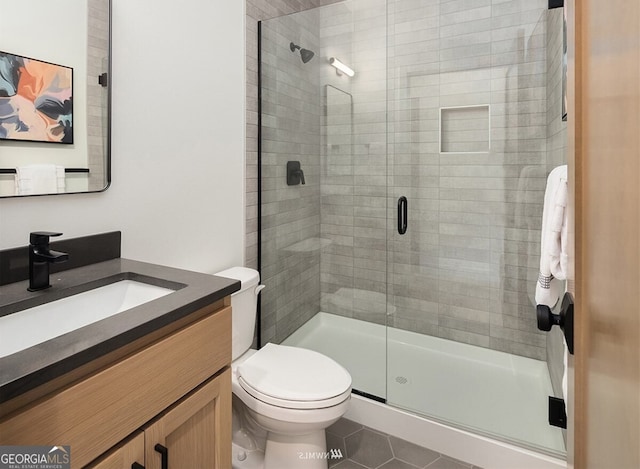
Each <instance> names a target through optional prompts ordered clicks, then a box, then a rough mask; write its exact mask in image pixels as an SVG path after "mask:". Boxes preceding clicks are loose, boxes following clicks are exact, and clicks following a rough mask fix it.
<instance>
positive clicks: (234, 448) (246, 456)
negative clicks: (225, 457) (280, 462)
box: [231, 443, 264, 469]
mask: <svg viewBox="0 0 640 469" xmlns="http://www.w3.org/2000/svg"><path fill="white" fill-rule="evenodd" d="M231 466H232V469H264V451H262V450H261V449H255V450H246V449H245V448H243V447H242V446H238V445H237V444H235V443H232V444H231Z"/></svg>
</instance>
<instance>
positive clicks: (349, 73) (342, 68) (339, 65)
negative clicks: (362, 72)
mask: <svg viewBox="0 0 640 469" xmlns="http://www.w3.org/2000/svg"><path fill="white" fill-rule="evenodd" d="M329 63H330V64H331V65H332V66H333V67H335V68H336V71H337V73H338V74H340V72H342V73H344V74H345V75H347V76H350V77H352V76H354V75H355V74H356V72H354V71H353V69H352V68H351V67H348V66H347V65H345V64H343V63H342V62H340V61H339V60H338V59H336V58H335V57H331V58H330V59H329Z"/></svg>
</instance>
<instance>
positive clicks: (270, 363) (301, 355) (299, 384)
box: [238, 344, 351, 402]
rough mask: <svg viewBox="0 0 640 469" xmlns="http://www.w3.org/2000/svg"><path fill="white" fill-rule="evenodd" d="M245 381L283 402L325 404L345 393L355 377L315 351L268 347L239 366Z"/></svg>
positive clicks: (257, 389)
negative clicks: (321, 402) (318, 402)
mask: <svg viewBox="0 0 640 469" xmlns="http://www.w3.org/2000/svg"><path fill="white" fill-rule="evenodd" d="M238 375H239V377H241V378H242V380H241V381H243V382H244V383H246V384H247V385H249V386H250V387H251V388H253V389H254V390H256V391H258V392H259V393H260V394H263V395H266V396H269V397H272V398H275V399H279V400H283V401H307V402H308V401H323V400H327V399H331V398H332V397H336V396H339V395H341V394H344V393H345V391H347V390H349V388H350V387H351V375H350V374H349V372H348V371H347V370H345V369H344V368H343V367H342V366H340V365H339V364H337V363H336V362H335V361H333V360H332V359H330V358H329V357H327V356H325V355H322V354H320V353H318V352H314V351H313V350H307V349H303V348H298V347H288V346H285V345H275V344H267V345H265V346H264V347H263V348H261V349H260V350H258V352H256V353H255V354H253V355H252V356H251V357H250V358H248V359H247V360H246V361H245V362H243V363H242V364H241V365H240V366H239V367H238Z"/></svg>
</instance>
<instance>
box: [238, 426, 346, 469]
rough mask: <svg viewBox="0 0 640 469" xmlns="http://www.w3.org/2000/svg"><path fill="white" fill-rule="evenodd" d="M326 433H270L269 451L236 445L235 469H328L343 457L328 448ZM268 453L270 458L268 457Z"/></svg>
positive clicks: (267, 449)
mask: <svg viewBox="0 0 640 469" xmlns="http://www.w3.org/2000/svg"><path fill="white" fill-rule="evenodd" d="M326 448H327V446H326V439H325V433H324V430H322V431H319V432H313V433H310V434H307V435H298V436H294V437H292V436H291V435H277V434H273V433H270V434H269V437H268V439H267V447H266V449H265V451H262V450H261V449H255V450H247V449H245V448H243V447H242V446H239V445H237V444H235V443H233V444H232V466H233V469H327V468H328V466H329V460H330V459H337V458H339V459H341V458H342V454H334V452H335V450H334V451H333V452H332V451H331V450H327V449H326ZM265 453H266V455H267V456H266V457H265Z"/></svg>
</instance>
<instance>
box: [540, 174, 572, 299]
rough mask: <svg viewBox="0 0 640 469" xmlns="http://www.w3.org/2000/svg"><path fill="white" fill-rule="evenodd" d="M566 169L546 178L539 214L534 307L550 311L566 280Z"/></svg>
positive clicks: (558, 297)
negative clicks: (538, 247) (544, 306)
mask: <svg viewBox="0 0 640 469" xmlns="http://www.w3.org/2000/svg"><path fill="white" fill-rule="evenodd" d="M567 199H568V189H567V166H566V165H564V166H558V167H557V168H555V169H554V170H553V171H551V173H550V174H549V177H548V178H547V188H546V190H545V193H544V207H543V210H542V234H541V239H540V273H539V274H538V282H537V284H536V304H539V305H547V306H549V307H550V308H552V307H553V306H554V305H555V304H556V303H557V302H558V300H559V299H560V296H561V295H562V293H564V282H563V280H566V278H567V261H568V256H567Z"/></svg>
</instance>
